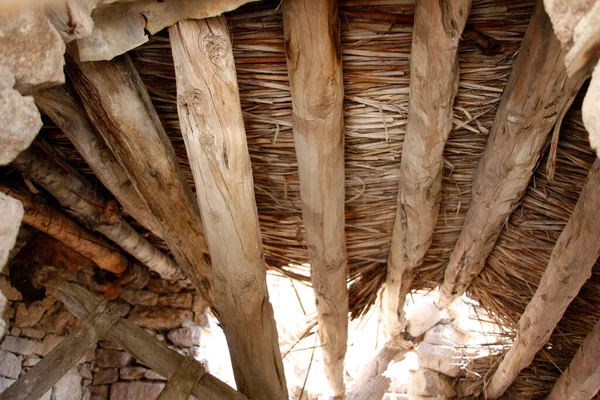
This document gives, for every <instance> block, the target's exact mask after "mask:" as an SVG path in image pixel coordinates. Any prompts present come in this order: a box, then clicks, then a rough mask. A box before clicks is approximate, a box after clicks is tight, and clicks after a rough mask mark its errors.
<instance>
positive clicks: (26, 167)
mask: <svg viewBox="0 0 600 400" xmlns="http://www.w3.org/2000/svg"><path fill="white" fill-rule="evenodd" d="M63 164H64V165H67V164H66V162H63ZM13 166H15V167H16V168H17V169H18V170H19V171H20V172H21V173H22V174H23V175H25V176H27V177H29V178H31V179H33V180H34V181H35V182H37V183H38V184H39V185H41V186H42V187H43V188H44V189H46V190H47V191H48V192H49V193H50V194H51V195H52V196H53V197H54V198H56V199H57V200H58V202H59V203H60V204H61V205H62V206H63V207H64V208H65V209H66V211H67V213H68V214H69V215H72V216H73V215H74V216H75V217H76V218H77V219H79V220H80V221H81V222H83V224H84V225H85V226H86V227H88V228H89V229H91V230H93V231H97V232H100V233H101V234H103V235H104V236H106V237H107V238H108V239H110V240H111V241H112V242H114V243H115V244H117V245H118V246H119V247H121V248H122V249H123V250H125V251H126V252H128V253H129V254H131V255H132V256H134V257H135V258H136V259H138V260H139V261H141V262H142V263H143V264H144V265H146V266H147V267H148V268H150V269H151V270H153V271H156V272H157V273H159V274H160V275H161V276H163V277H164V278H166V279H174V278H181V277H182V274H181V271H180V270H179V267H178V266H177V265H176V264H175V262H174V261H173V259H172V258H170V257H169V256H167V255H166V254H164V253H163V252H161V251H160V250H159V249H158V248H156V247H155V246H153V245H152V244H151V243H150V242H148V241H147V240H146V239H145V238H143V237H142V236H141V235H140V234H139V233H138V232H137V231H135V230H134V229H133V228H132V227H131V225H129V224H128V223H127V222H126V221H125V220H124V219H123V217H122V216H121V215H120V214H119V213H118V212H117V210H116V209H115V207H114V205H115V202H114V200H112V203H111V201H108V200H107V199H105V198H104V197H103V196H102V195H101V194H100V193H98V191H96V190H95V188H94V187H93V185H92V184H91V183H90V182H88V181H87V180H85V179H84V178H82V177H80V176H78V175H75V174H73V173H72V172H69V171H70V168H69V167H68V166H67V167H64V166H63V165H58V164H57V163H55V162H54V161H53V160H52V159H51V158H50V157H48V156H47V155H46V154H44V153H42V152H41V151H40V150H38V149H37V148H35V147H30V148H29V149H27V150H25V151H24V152H22V153H21V154H20V155H19V156H18V157H17V158H16V159H15V161H14V162H13Z"/></svg>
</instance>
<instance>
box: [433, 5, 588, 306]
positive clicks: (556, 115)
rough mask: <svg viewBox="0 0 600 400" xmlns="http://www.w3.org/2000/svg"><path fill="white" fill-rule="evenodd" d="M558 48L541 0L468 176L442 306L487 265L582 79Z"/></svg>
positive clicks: (462, 291)
mask: <svg viewBox="0 0 600 400" xmlns="http://www.w3.org/2000/svg"><path fill="white" fill-rule="evenodd" d="M564 55H565V52H564V51H563V50H562V49H561V46H560V43H559V42H558V40H557V39H556V37H555V36H554V33H553V31H552V24H551V23H550V20H549V19H548V16H547V15H546V13H545V11H544V7H543V5H542V4H541V1H539V2H538V6H537V7H536V10H535V13H534V15H533V17H532V19H531V22H530V24H529V28H528V29H527V33H526V34H525V39H524V40H523V43H522V45H521V50H520V51H519V56H518V57H517V60H516V61H515V64H514V67H513V71H512V73H511V76H510V79H509V81H508V84H507V85H506V88H505V89H504V94H503V95H502V100H501V102H500V106H499V108H498V111H497V112H496V117H495V119H494V124H493V126H492V131H491V133H490V137H489V139H488V142H487V145H486V148H485V152H484V153H483V156H482V158H481V161H480V162H479V166H478V168H477V171H476V172H475V177H474V178H473V197H472V200H471V205H470V207H469V211H468V213H467V217H466V219H465V222H464V225H463V228H462V231H461V233H460V237H459V239H458V241H457V243H456V246H455V248H454V250H453V251H452V254H451V256H450V262H449V263H448V266H447V267H446V271H445V276H444V283H443V284H442V286H441V290H440V301H439V305H440V306H442V307H446V306H448V304H449V303H450V302H451V301H452V300H453V299H454V298H456V297H460V296H461V295H462V294H463V293H464V292H465V291H466V290H467V288H468V286H469V285H470V283H471V281H472V280H473V278H474V277H475V276H477V275H478V274H479V272H481V270H482V269H483V267H484V266H485V261H486V259H487V257H488V255H489V254H490V252H491V251H492V249H493V248H494V244H495V243H496V240H497V238H498V236H499V235H500V232H501V230H502V225H503V224H504V222H505V221H506V219H507V218H508V217H509V216H510V214H511V213H512V211H513V210H514V209H515V207H516V206H517V204H518V203H519V200H520V199H521V197H522V196H523V194H524V193H525V190H526V189H527V186H528V185H529V180H530V178H531V175H532V174H533V170H534V168H535V166H536V165H537V162H538V159H539V157H540V155H541V151H542V148H543V146H544V144H545V143H546V138H547V137H548V133H549V132H550V130H551V129H552V127H553V126H554V125H555V124H558V125H557V129H560V119H562V116H563V115H564V113H565V112H566V111H567V110H568V108H569V106H570V105H571V103H572V102H573V99H574V98H575V95H576V94H577V92H578V91H579V88H580V87H581V84H582V83H583V80H581V79H579V80H577V79H571V78H568V76H567V72H566V69H565V66H564V63H563V59H564Z"/></svg>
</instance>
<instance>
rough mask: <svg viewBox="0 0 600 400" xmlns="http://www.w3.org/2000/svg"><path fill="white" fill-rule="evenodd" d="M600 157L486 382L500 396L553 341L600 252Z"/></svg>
mask: <svg viewBox="0 0 600 400" xmlns="http://www.w3.org/2000/svg"><path fill="white" fill-rule="evenodd" d="M599 209H600V160H598V159H596V161H595V162H594V165H593V166H592V168H591V170H590V173H589V175H588V179H587V181H586V183H585V185H584V187H583V190H582V191H581V195H580V196H579V200H578V201H577V205H576V206H575V209H574V210H573V214H572V215H571V218H569V222H567V225H566V226H565V229H564V230H563V231H562V233H561V235H560V237H559V238H558V241H557V242H556V245H555V247H554V250H553V251H552V255H551V256H550V261H549V262H548V267H547V268H546V270H545V271H544V275H543V276H542V279H541V281H540V284H539V286H538V288H537V290H536V291H535V294H534V295H533V298H532V299H531V301H530V302H529V304H528V305H527V308H526V309H525V312H523V315H522V316H521V319H520V320H519V323H518V327H517V337H516V339H515V341H514V343H513V345H512V346H511V348H510V349H509V351H508V352H507V353H506V354H505V355H504V358H503V359H502V362H501V363H500V365H499V366H498V369H497V370H496V372H494V374H493V375H492V377H491V380H490V382H489V384H488V385H487V386H486V389H485V394H486V396H487V397H486V398H488V399H497V398H498V397H500V396H501V395H502V394H503V393H504V392H505V391H506V389H507V388H508V387H509V386H510V384H511V383H512V382H513V380H514V379H515V377H516V376H517V375H518V373H519V371H521V370H523V369H524V368H526V367H527V366H528V365H529V364H531V361H533V358H534V357H535V354H536V353H537V352H538V351H539V350H540V349H541V348H542V347H543V346H544V345H545V344H546V342H548V339H549V338H550V335H551V334H552V331H553V330H554V328H555V327H556V324H558V322H559V321H560V319H561V318H562V315H563V314H564V312H565V310H566V309H567V306H568V305H569V303H571V300H573V299H574V298H575V297H576V296H577V293H579V290H580V289H581V287H582V286H583V284H584V283H585V281H586V280H587V279H588V278H589V277H590V276H591V275H592V267H593V266H594V264H595V263H596V260H597V259H598V256H599V255H600V213H599V212H598V210H599Z"/></svg>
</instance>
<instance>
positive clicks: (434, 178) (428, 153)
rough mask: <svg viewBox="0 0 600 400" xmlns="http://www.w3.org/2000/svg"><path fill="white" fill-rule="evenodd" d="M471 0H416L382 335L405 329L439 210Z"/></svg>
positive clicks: (395, 333) (397, 332) (394, 334)
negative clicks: (407, 308) (461, 46)
mask: <svg viewBox="0 0 600 400" xmlns="http://www.w3.org/2000/svg"><path fill="white" fill-rule="evenodd" d="M470 9H471V0H460V1H438V0H418V1H417V2H416V4H415V23H414V29H413V40H412V47H411V56H410V70H411V71H412V73H411V77H410V103H409V107H410V108H409V112H408V122H407V126H406V135H405V137H404V145H403V149H402V160H401V165H400V185H399V191H398V209H397V211H396V220H395V223H394V231H393V234H392V244H391V248H390V255H389V259H388V267H387V276H386V284H385V291H384V294H383V301H382V303H383V313H384V315H383V324H384V329H385V331H386V334H388V335H390V336H396V335H398V334H399V333H400V332H401V331H402V329H403V328H404V324H405V321H404V301H405V298H406V295H407V294H408V292H409V291H410V286H411V283H412V279H413V274H414V269H415V268H417V267H419V266H420V265H421V264H422V263H423V257H424V256H425V252H426V251H427V249H428V248H429V245H430V244H431V240H432V234H433V230H434V228H435V225H436V222H437V218H438V213H439V210H440V200H441V193H440V190H441V186H442V167H443V151H444V146H445V144H446V140H447V139H448V135H449V134H450V131H451V129H452V118H453V108H452V106H453V104H454V98H455V96H456V93H457V90H458V81H459V68H458V44H459V41H460V36H461V34H462V31H463V29H464V27H465V24H466V21H467V18H468V16H469V12H470Z"/></svg>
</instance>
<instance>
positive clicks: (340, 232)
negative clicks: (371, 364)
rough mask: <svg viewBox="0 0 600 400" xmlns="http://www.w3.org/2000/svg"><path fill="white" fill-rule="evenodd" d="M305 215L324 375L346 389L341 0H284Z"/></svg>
mask: <svg viewBox="0 0 600 400" xmlns="http://www.w3.org/2000/svg"><path fill="white" fill-rule="evenodd" d="M282 12H283V28H284V40H285V50H286V59H287V66H288V75H289V79H290V87H291V92H292V106H293V125H294V144H295V147H296V157H297V159H298V175H299V178H300V196H301V198H302V217H303V221H304V227H305V228H306V240H307V244H308V253H309V256H310V263H311V281H312V286H313V290H314V292H315V301H316V305H317V320H318V323H319V331H318V332H319V339H320V343H321V346H322V347H321V349H322V351H323V360H324V364H325V375H326V377H327V381H328V382H329V385H330V386H331V388H332V389H333V392H334V395H335V396H336V397H340V398H341V397H343V396H345V392H346V390H345V383H344V359H345V357H346V348H347V342H348V287H347V283H346V282H347V277H348V265H347V261H346V237H345V232H344V226H345V206H344V200H345V186H344V185H345V174H344V110H343V102H344V81H343V75H342V56H341V51H342V50H341V45H340V27H339V17H338V7H337V1H336V0H285V1H284V2H283V4H282Z"/></svg>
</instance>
